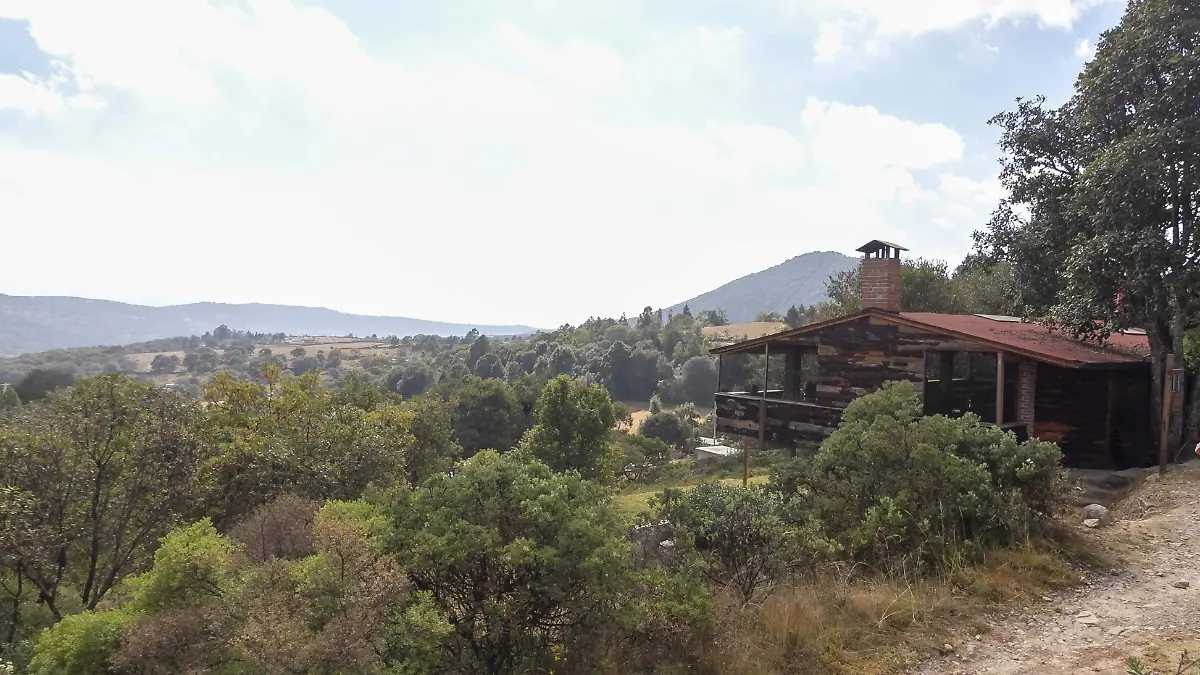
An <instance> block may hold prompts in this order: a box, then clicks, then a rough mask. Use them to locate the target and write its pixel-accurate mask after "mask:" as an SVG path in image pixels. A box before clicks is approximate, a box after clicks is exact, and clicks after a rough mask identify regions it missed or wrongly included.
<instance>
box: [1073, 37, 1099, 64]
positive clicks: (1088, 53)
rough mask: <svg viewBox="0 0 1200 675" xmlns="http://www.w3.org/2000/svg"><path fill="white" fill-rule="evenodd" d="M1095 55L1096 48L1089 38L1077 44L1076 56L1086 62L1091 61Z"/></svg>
mask: <svg viewBox="0 0 1200 675" xmlns="http://www.w3.org/2000/svg"><path fill="white" fill-rule="evenodd" d="M1095 55H1096V48H1095V47H1094V46H1092V43H1091V41H1090V40H1088V39H1087V38H1083V39H1082V40H1080V41H1079V42H1077V43H1075V56H1078V57H1079V58H1081V59H1083V60H1084V61H1091V60H1092V57H1093V56H1095Z"/></svg>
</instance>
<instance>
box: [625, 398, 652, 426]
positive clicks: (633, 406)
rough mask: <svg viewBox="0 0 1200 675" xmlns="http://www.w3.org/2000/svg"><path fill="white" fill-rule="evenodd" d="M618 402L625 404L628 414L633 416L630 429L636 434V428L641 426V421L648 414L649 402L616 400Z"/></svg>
mask: <svg viewBox="0 0 1200 675" xmlns="http://www.w3.org/2000/svg"><path fill="white" fill-rule="evenodd" d="M618 403H620V404H621V405H623V406H625V408H626V409H628V410H629V413H630V415H631V416H632V417H633V424H632V425H630V431H632V432H633V433H635V434H636V433H637V430H638V428H639V427H641V426H642V422H644V421H645V420H646V418H647V417H649V416H650V402H649V401H618Z"/></svg>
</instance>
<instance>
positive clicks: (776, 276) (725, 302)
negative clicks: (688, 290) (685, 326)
mask: <svg viewBox="0 0 1200 675" xmlns="http://www.w3.org/2000/svg"><path fill="white" fill-rule="evenodd" d="M856 265H858V258H853V257H851V256H848V255H844V254H841V253H836V252H834V251H814V252H812V253H805V254H803V255H798V256H796V257H795V258H792V259H791V260H787V261H785V262H782V263H779V264H778V265H776V266H774V267H771V268H769V269H765V270H763V271H761V272H755V273H754V274H750V275H747V276H744V277H742V278H741V279H735V280H734V281H731V282H729V283H727V284H725V285H724V286H721V287H720V288H717V289H715V290H711V291H709V292H707V293H704V294H702V295H698V296H696V297H694V298H691V299H690V300H687V301H686V302H681V303H679V304H677V305H675V306H674V307H672V308H671V311H672V312H675V313H678V312H680V311H682V310H683V306H684V305H685V304H686V305H688V307H689V308H690V309H691V310H692V313H693V314H695V313H696V312H699V311H702V310H706V309H723V310H725V315H726V316H727V317H729V320H730V321H731V322H732V323H743V322H747V321H753V320H754V318H755V317H757V316H758V314H759V313H760V312H779V313H780V314H783V313H784V312H786V311H787V310H788V308H789V307H791V306H792V305H814V304H816V303H818V302H821V301H822V300H825V299H827V298H826V296H825V282H826V280H828V279H829V277H831V276H833V275H835V274H837V273H839V272H843V271H845V270H849V269H853V268H854V267H855V266H856Z"/></svg>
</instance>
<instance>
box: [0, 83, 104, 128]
mask: <svg viewBox="0 0 1200 675" xmlns="http://www.w3.org/2000/svg"><path fill="white" fill-rule="evenodd" d="M63 85H64V82H63V80H62V79H61V78H51V79H49V80H46V81H42V80H39V79H38V78H36V77H34V76H32V75H30V74H28V73H24V74H21V75H14V74H11V73H0V110H16V111H20V112H25V113H30V114H34V115H42V116H46V117H56V116H58V115H61V114H63V113H64V112H66V111H67V110H68V109H71V108H76V109H83V108H91V109H95V108H99V107H102V106H103V102H101V101H99V100H98V99H96V98H94V97H92V96H89V95H87V94H73V95H69V94H65V93H64V92H63V90H62V89H63Z"/></svg>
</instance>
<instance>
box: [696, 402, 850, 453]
mask: <svg viewBox="0 0 1200 675" xmlns="http://www.w3.org/2000/svg"><path fill="white" fill-rule="evenodd" d="M716 398H717V431H718V432H720V433H726V434H736V435H739V436H749V437H752V438H758V435H759V434H758V431H759V419H760V418H759V415H760V410H761V406H762V399H761V398H756V397H753V396H749V395H739V394H717V397H716ZM841 421H842V409H841V408H833V407H829V406H820V405H813V404H811V403H798V402H795V401H781V400H777V399H768V400H767V433H766V439H767V441H768V442H770V443H772V444H782V445H787V444H791V443H795V444H797V445H817V444H820V442H821V441H823V440H825V438H826V437H828V436H829V434H832V433H833V430H834V429H837V427H838V424H840V423H841Z"/></svg>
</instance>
